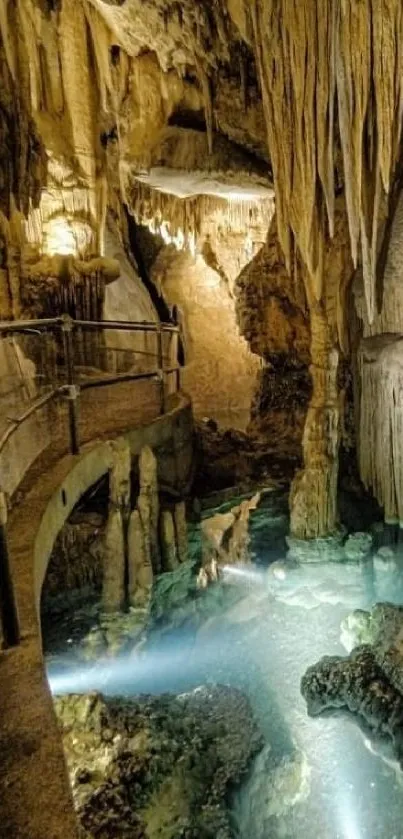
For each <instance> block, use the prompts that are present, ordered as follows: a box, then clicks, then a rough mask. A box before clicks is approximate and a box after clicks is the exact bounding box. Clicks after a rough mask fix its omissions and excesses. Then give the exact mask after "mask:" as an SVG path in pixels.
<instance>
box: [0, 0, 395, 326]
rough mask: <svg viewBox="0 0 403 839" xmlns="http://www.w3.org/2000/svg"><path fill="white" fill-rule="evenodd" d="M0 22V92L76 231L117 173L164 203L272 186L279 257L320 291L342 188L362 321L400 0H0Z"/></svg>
mask: <svg viewBox="0 0 403 839" xmlns="http://www.w3.org/2000/svg"><path fill="white" fill-rule="evenodd" d="M0 30H1V40H2V50H1V58H2V64H4V62H5V61H6V64H7V67H8V75H9V77H11V82H10V79H8V81H7V85H6V86H8V88H9V89H10V91H11V92H12V90H13V87H14V90H17V91H18V103H19V105H18V111H19V118H21V113H22V112H23V111H24V112H26V119H27V120H29V119H31V120H33V122H34V125H35V128H36V134H37V138H38V140H39V142H41V143H42V146H43V147H44V149H45V150H46V154H47V156H48V159H49V160H50V161H51V167H50V169H51V177H50V181H49V182H48V183H47V184H46V185H45V186H46V188H47V189H48V193H49V191H50V193H51V194H52V190H53V194H55V193H56V192H57V191H58V190H59V192H60V190H61V191H63V190H64V192H66V190H70V191H74V190H75V195H74V200H71V198H70V199H69V200H68V202H67V203H69V204H70V205H71V204H72V203H73V204H74V205H75V208H76V211H77V212H78V213H79V214H81V217H82V218H84V217H85V219H86V220H87V221H88V223H89V225H90V227H94V226H96V225H97V224H98V226H99V224H100V223H101V220H102V216H103V215H104V214H105V200H106V198H105V190H107V189H108V187H109V188H110V186H111V185H113V186H114V187H116V188H117V189H120V190H121V191H122V194H123V197H124V188H125V180H126V179H127V176H128V175H127V173H128V172H129V173H130V178H132V177H135V176H136V174H137V175H138V176H139V178H141V179H142V180H143V181H144V180H147V182H148V184H149V186H150V188H158V189H160V190H161V189H162V190H164V191H166V192H169V190H170V189H172V190H173V194H174V195H175V196H176V197H177V196H178V195H181V194H182V195H183V194H185V195H189V194H193V195H194V194H195V193H196V194H198V191H199V190H206V191H207V192H208V194H210V195H211V194H215V191H219V190H220V189H222V190H223V194H227V192H228V194H230V193H232V194H234V193H235V194H237V193H238V196H239V197H242V193H243V192H245V194H246V195H248V196H249V195H250V194H255V195H256V196H257V194H258V193H259V194H262V193H261V192H260V191H261V190H268V191H270V189H271V188H272V187H273V186H274V190H275V194H276V210H277V212H276V217H277V229H278V235H279V239H280V243H281V247H282V251H283V254H284V257H285V260H286V264H287V267H288V269H289V270H291V269H292V264H293V260H294V257H295V254H298V257H299V258H300V259H301V261H302V263H303V264H304V266H305V268H306V278H305V282H306V284H307V293H308V297H309V298H313V299H316V300H320V299H321V296H322V294H323V290H324V282H325V277H324V264H325V253H326V249H327V248H328V246H329V241H330V240H331V238H332V237H333V235H334V231H335V199H336V197H337V195H338V192H339V191H340V190H342V191H343V194H344V197H345V204H346V219H347V222H348V231H349V238H350V247H351V256H352V261H353V264H354V266H356V265H357V264H358V262H359V261H361V263H362V267H363V277H364V290H365V300H366V306H367V309H368V316H369V319H370V320H372V319H373V317H374V310H375V271H376V255H377V246H378V242H377V237H378V229H379V225H380V215H381V214H382V207H383V201H384V197H385V195H387V194H388V193H389V192H390V189H391V185H392V184H393V180H394V177H395V173H396V167H397V163H398V160H399V158H400V139H401V122H402V113H403V85H402V79H403V46H402V45H403V11H402V6H401V2H400V0H362V2H360V3H359V4H357V3H352V2H348V3H345V2H341V0H323V2H320V3H319V2H312V0H276V2H275V0H252V2H245V0H224V1H223V2H217V0H203V2H198V3H195V2H194V0H180V2H178V0H168V2H166V0H124V2H107V0H3V1H2V3H1V5H0ZM357 43H360V50H359V51H357V48H356V47H357ZM7 107H8V110H9V111H11V112H13V109H14V111H15V109H16V103H15V102H14V104H10V103H9V105H8V106H7ZM169 128H174V129H178V130H177V133H176V135H174V134H171V149H170V155H169V154H167V149H168V148H169V142H167V134H166V132H167V129H169ZM179 129H180V130H179ZM172 137H174V138H175V143H176V142H177V147H178V148H177V154H176V157H177V158H178V156H179V157H180V154H179V152H180V153H181V154H182V155H183V156H182V159H181V160H180V163H181V165H178V160H176V162H175V161H174V158H175V154H174V153H173V152H172V145H173V143H172ZM200 137H202V142H203V148H202V145H201V143H200ZM184 138H186V139H184ZM225 143H226V144H227V146H226V148H225V147H224V144H225ZM216 149H218V150H220V149H221V151H222V154H221V155H220V153H219V151H218V152H217V151H216ZM184 150H186V153H185V151H184ZM22 152H24V153H26V154H27V155H28V157H29V154H30V151H29V149H25V150H24V149H23V150H22ZM164 155H165V160H164V162H161V159H162V158H164ZM209 156H211V160H209ZM37 157H38V160H39V158H40V157H41V156H40V154H37ZM247 157H248V162H246V158H247ZM241 158H242V159H241ZM60 167H62V169H63V171H64V173H65V176H64V178H63V182H60V179H59V180H57V178H56V177H55V171H56V170H58V171H60ZM23 168H24V167H22V168H21V165H20V169H21V171H23ZM162 169H166V170H167V171H166V172H163V171H162ZM237 170H238V171H239V182H238V184H237V182H236V174H235V173H236V171H237ZM191 172H192V173H193V174H192V175H190V173H191ZM245 176H246V177H245ZM105 177H106V178H107V181H108V184H107V185H106V186H105V184H104V183H102V178H105ZM3 180H4V178H3ZM14 181H15V178H14ZM73 182H74V183H73ZM248 183H249V184H252V186H253V189H252V193H251V190H250V189H249V190H248V189H247V188H246V184H248ZM13 186H14V192H15V193H17V194H18V188H17V187H16V185H15V184H14V185H13ZM237 186H238V189H236V187H237ZM80 190H81V193H82V194H81V197H80V194H79V193H80ZM86 190H87V195H86V197H84V196H83V193H84V192H85V191H86ZM33 197H35V196H33ZM64 201H65V199H64V197H63V199H62V200H60V201H59V203H60V207H59V209H57V208H56V207H55V208H54V212H55V213H56V212H60V213H62V212H63V206H62V205H63V202H64ZM17 204H18V201H17ZM25 204H26V201H25ZM88 238H89V239H91V237H90V236H88V237H87V239H88ZM92 239H93V241H92V245H91V247H92V248H93V250H94V251H97V249H98V250H99V247H100V242H101V239H102V236H100V235H99V234H98V235H96V234H95V233H94V235H93V237H92Z"/></svg>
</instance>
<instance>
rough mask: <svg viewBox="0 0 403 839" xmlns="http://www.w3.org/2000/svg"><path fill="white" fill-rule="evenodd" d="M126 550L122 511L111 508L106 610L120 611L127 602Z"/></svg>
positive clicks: (107, 534) (104, 593)
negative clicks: (125, 581) (125, 583)
mask: <svg viewBox="0 0 403 839" xmlns="http://www.w3.org/2000/svg"><path fill="white" fill-rule="evenodd" d="M125 565H126V551H125V539H124V532H123V520H122V513H121V511H120V510H118V509H111V510H110V512H109V515H108V521H107V523H106V530H105V553H104V573H103V584H102V606H103V609H104V611H105V612H120V611H121V609H122V608H123V606H124V603H125V585H124V580H125Z"/></svg>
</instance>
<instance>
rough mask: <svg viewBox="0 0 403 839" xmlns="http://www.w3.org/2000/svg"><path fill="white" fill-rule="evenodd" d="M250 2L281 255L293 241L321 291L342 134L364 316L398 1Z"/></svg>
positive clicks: (398, 104)
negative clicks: (361, 274)
mask: <svg viewBox="0 0 403 839" xmlns="http://www.w3.org/2000/svg"><path fill="white" fill-rule="evenodd" d="M248 8H249V9H250V15H251V29H252V31H253V36H252V37H253V41H254V48H255V53H256V58H257V64H258V69H259V74H260V78H261V84H262V92H263V104H264V109H265V114H266V122H267V130H268V142H269V149H270V155H271V160H272V165H273V172H274V178H275V188H276V209H277V221H278V231H279V237H280V241H281V245H282V248H283V251H284V254H285V256H286V259H287V262H288V264H289V265H290V264H291V256H292V253H293V248H294V242H295V244H296V246H297V248H298V249H299V251H300V253H301V255H302V258H303V260H304V262H305V264H306V266H307V268H308V275H309V281H310V288H309V292H310V293H311V294H313V295H314V297H316V299H320V298H321V296H322V292H323V252H324V248H325V246H326V239H327V235H328V232H329V234H330V236H332V235H333V230H334V197H335V182H334V171H335V154H334V149H335V144H337V143H339V142H340V143H341V148H342V155H343V168H344V180H345V193H346V203H347V212H348V221H349V230H350V239H351V251H352V257H353V262H354V264H355V265H356V264H357V261H358V249H359V245H360V243H361V257H362V266H363V273H364V285H365V298H366V306H367V310H368V318H369V320H370V321H372V320H373V317H374V311H375V270H376V251H377V230H378V212H379V203H380V198H381V195H382V190H384V191H386V192H388V190H389V187H390V183H391V179H392V177H393V170H394V166H395V163H396V158H397V154H398V147H399V142H400V132H401V121H402V110H403V6H402V3H401V0H360V2H355V0H320V2H312V0H252V3H251V4H250V5H249V4H248ZM337 129H338V130H337Z"/></svg>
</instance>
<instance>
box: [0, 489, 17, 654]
mask: <svg viewBox="0 0 403 839" xmlns="http://www.w3.org/2000/svg"><path fill="white" fill-rule="evenodd" d="M0 623H1V628H2V633H3V641H4V646H5V647H16V646H17V644H19V642H20V629H19V625H18V615H17V607H16V603H15V598H14V590H13V584H12V580H11V573H10V562H9V554H8V545H7V501H6V496H5V494H4V492H2V491H1V490H0Z"/></svg>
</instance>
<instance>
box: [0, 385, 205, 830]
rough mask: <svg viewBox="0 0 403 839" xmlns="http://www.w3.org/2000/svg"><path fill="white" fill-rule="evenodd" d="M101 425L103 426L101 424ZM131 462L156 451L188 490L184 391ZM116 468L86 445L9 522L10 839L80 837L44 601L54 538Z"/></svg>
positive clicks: (1, 728) (146, 428) (4, 778)
mask: <svg viewBox="0 0 403 839" xmlns="http://www.w3.org/2000/svg"><path fill="white" fill-rule="evenodd" d="M94 425H95V428H96V422H94ZM124 436H125V438H126V439H127V440H128V441H129V444H130V448H131V452H132V455H133V456H135V455H136V454H138V453H139V451H140V450H141V448H142V447H143V446H144V445H149V446H151V448H153V450H154V451H155V452H156V454H157V458H158V460H159V468H160V472H161V481H162V482H163V483H165V484H171V486H172V489H175V488H176V489H177V490H179V491H180V490H183V488H184V487H185V485H186V482H187V481H189V479H190V475H191V469H192V445H193V427H192V411H191V405H190V402H189V400H188V399H187V398H186V397H185V396H183V395H182V394H180V393H178V394H176V396H175V397H171V407H170V409H169V410H168V411H167V412H166V413H165V414H164V415H162V416H160V417H158V418H157V419H156V420H154V421H153V422H151V423H149V424H147V425H143V426H141V427H138V428H136V429H133V430H131V431H129V432H127V433H126V434H125V435H124ZM111 463H112V455H111V448H110V446H109V445H108V442H89V443H88V444H86V445H85V446H84V447H83V448H82V450H81V453H80V454H78V455H72V454H68V455H65V456H64V457H62V458H61V459H59V460H58V461H57V462H53V463H52V464H51V465H50V467H49V468H48V469H47V470H46V471H41V468H40V463H39V462H37V463H36V464H35V465H34V468H33V469H32V470H31V473H29V472H28V473H27V475H26V477H25V479H24V481H23V484H22V485H21V493H22V499H21V500H20V503H19V504H18V506H17V507H15V508H14V510H13V511H12V512H11V515H10V517H9V521H8V528H7V533H8V546H9V556H10V565H11V573H12V579H13V584H14V589H15V597H16V602H17V609H18V616H19V622H20V630H21V643H20V644H19V646H17V647H14V648H11V649H8V650H5V651H3V652H0V684H1V690H0V721H1V722H0V823H1V829H2V831H4V836H7V837H8V839H13V837H18V839H76V837H77V832H76V831H77V828H76V822H75V816H74V811H73V806H72V801H71V793H70V787H69V782H68V779H67V774H66V769H65V763H64V755H63V749H62V744H61V740H60V736H59V733H58V728H57V723H56V718H55V715H54V712H53V703H52V698H51V695H50V691H49V686H48V683H47V679H46V674H45V668H44V663H43V657H42V650H41V636H40V625H39V620H40V618H39V608H40V596H41V588H42V584H43V580H44V577H45V574H46V569H47V565H48V561H49V558H50V554H51V551H52V547H53V544H54V540H55V538H56V536H57V534H58V533H59V531H60V529H61V528H62V526H63V524H64V522H65V521H66V519H67V518H68V516H69V514H70V512H71V511H72V509H73V507H74V506H75V504H76V503H77V501H78V500H79V498H80V497H81V496H82V495H83V494H84V493H85V492H86V491H87V490H88V488H89V487H90V486H91V485H92V484H94V483H95V482H96V481H97V480H98V479H99V478H100V477H101V476H102V475H103V474H105V473H106V472H107V471H108V470H109V468H110V466H111Z"/></svg>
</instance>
